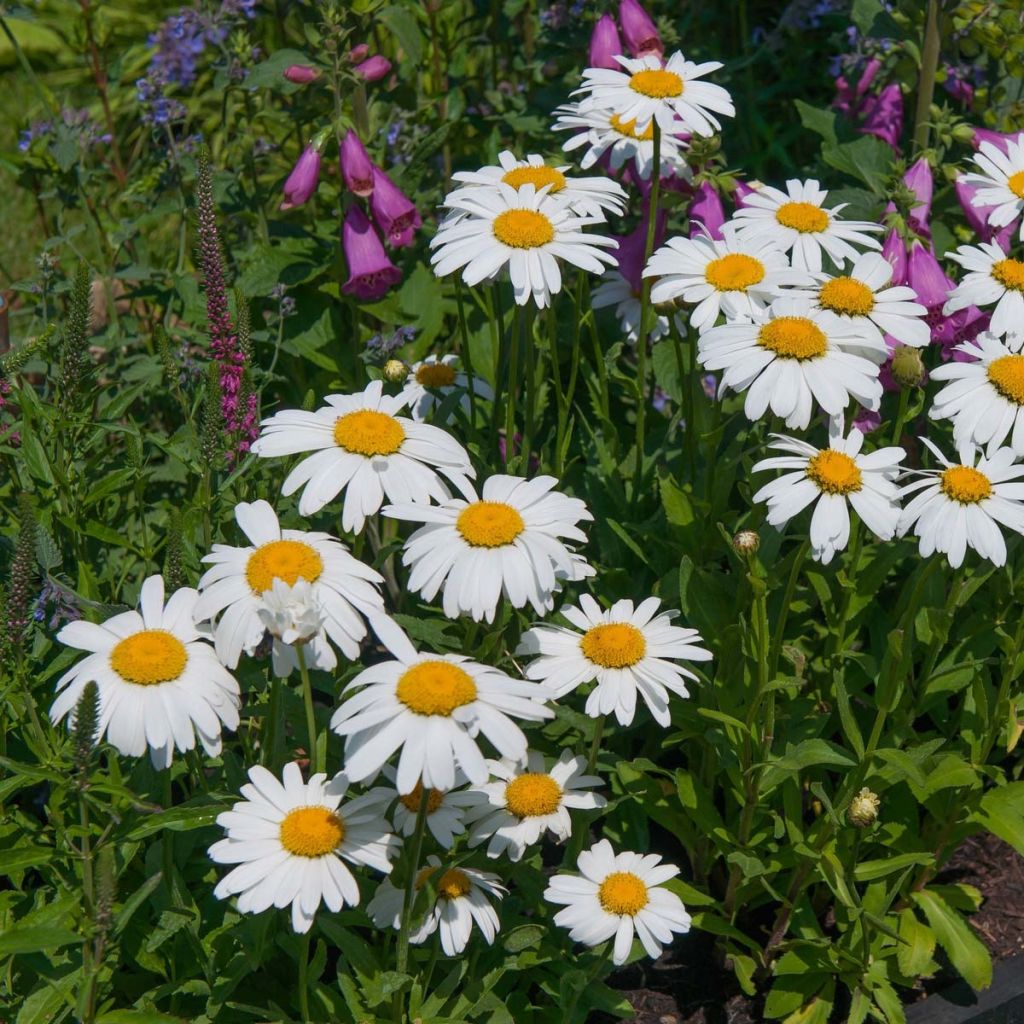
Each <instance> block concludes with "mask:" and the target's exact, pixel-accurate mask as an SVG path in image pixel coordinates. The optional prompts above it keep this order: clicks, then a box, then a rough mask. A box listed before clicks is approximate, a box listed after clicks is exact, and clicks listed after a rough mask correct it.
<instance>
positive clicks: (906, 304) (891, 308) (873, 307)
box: [799, 252, 931, 361]
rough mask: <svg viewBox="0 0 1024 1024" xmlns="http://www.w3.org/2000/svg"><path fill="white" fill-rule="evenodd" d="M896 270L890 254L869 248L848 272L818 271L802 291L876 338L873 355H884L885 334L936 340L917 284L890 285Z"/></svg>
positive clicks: (915, 343) (916, 344)
mask: <svg viewBox="0 0 1024 1024" xmlns="http://www.w3.org/2000/svg"><path fill="white" fill-rule="evenodd" d="M892 274H893V268H892V264H891V263H890V262H889V261H888V260H887V259H885V258H884V257H883V256H880V255H879V254H878V253H877V252H864V253H861V254H860V255H859V256H858V257H857V258H856V259H855V260H854V262H853V267H852V268H851V270H850V272H849V273H848V274H844V275H841V276H838V277H833V276H832V275H830V274H816V275H815V277H816V278H817V281H816V282H815V284H814V286H813V288H810V289H804V290H802V291H801V292H800V293H799V294H801V295H802V296H803V297H805V298H809V299H811V300H812V301H813V302H814V304H815V306H817V308H818V309H824V310H826V311H827V312H829V313H834V314H835V315H836V316H837V317H839V319H840V320H842V321H843V322H844V323H847V324H849V326H851V327H853V328H855V332H860V333H862V334H863V335H865V336H866V337H868V338H870V339H871V342H872V344H871V347H870V350H869V351H870V352H871V353H872V358H874V359H875V360H876V361H878V359H880V358H881V359H883V361H884V357H883V356H882V354H881V353H882V348H883V346H884V345H885V339H884V337H883V334H889V335H891V336H892V337H893V338H895V339H896V340H897V341H898V342H900V343H901V344H903V345H910V346H912V347H913V348H921V347H922V346H924V345H927V344H929V343H930V342H931V329H930V328H929V326H928V323H927V322H926V321H925V320H924V317H925V316H926V315H927V313H928V310H927V308H926V307H925V306H922V305H921V303H920V302H918V301H917V292H915V291H914V289H913V288H907V287H905V286H903V285H896V286H894V287H887V285H888V284H889V282H890V281H891V280H892Z"/></svg>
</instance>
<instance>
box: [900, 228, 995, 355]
mask: <svg viewBox="0 0 1024 1024" xmlns="http://www.w3.org/2000/svg"><path fill="white" fill-rule="evenodd" d="M907 284H909V285H910V287H911V288H913V289H914V291H915V292H916V293H917V298H918V301H919V302H920V303H921V305H923V306H926V307H927V308H928V315H927V316H926V317H925V322H926V323H927V324H928V326H929V327H930V328H931V331H932V343H933V344H936V345H941V346H942V349H943V354H944V355H946V354H948V353H949V352H950V350H951V349H952V347H953V346H954V345H958V344H960V343H961V342H962V341H965V340H970V339H972V338H974V337H976V336H977V335H978V333H979V331H982V330H984V328H985V327H986V326H987V324H988V320H989V317H988V315H987V314H986V313H984V312H983V311H982V310H980V309H979V308H978V307H977V306H967V307H966V308H964V309H958V310H957V311H956V312H955V313H953V314H952V315H950V316H946V315H945V314H944V313H943V312H942V307H943V306H944V305H945V304H946V299H947V298H948V297H949V293H950V292H951V291H952V290H953V289H954V288H955V287H956V283H955V282H954V281H952V280H951V279H950V278H949V277H948V276H947V275H946V273H945V272H944V271H943V269H942V267H941V266H940V265H939V261H938V260H937V259H936V258H935V254H934V253H933V252H932V250H931V249H930V248H929V247H926V246H924V245H921V244H920V243H919V242H914V243H913V244H912V245H911V247H910V256H909V257H908V259H907Z"/></svg>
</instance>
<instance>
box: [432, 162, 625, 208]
mask: <svg viewBox="0 0 1024 1024" xmlns="http://www.w3.org/2000/svg"><path fill="white" fill-rule="evenodd" d="M498 164H499V166H498V167H494V166H488V167H481V168H480V170H478V171H458V172H457V173H455V174H453V175H452V180H453V181H458V182H461V183H462V184H463V185H464V186H466V187H465V188H464V189H460V190H459V191H456V192H453V193H451V194H450V195H449V196H448V199H452V198H454V197H455V196H458V195H461V194H462V192H463V191H465V192H469V191H471V190H472V189H474V188H489V189H492V190H494V191H497V187H498V185H499V184H503V185H508V186H510V187H511V188H514V189H519V188H522V187H523V186H524V185H533V186H534V188H536V189H537V191H538V192H539V191H540V190H541V189H542V188H545V187H546V188H547V190H548V195H553V196H558V198H559V199H561V200H562V201H563V202H565V204H566V205H567V206H569V207H570V209H572V210H573V212H575V213H578V214H579V215H580V216H582V217H596V218H601V219H604V218H605V217H606V215H607V214H609V213H614V214H622V213H623V212H624V211H625V209H626V190H625V189H624V188H623V187H622V186H621V185H620V184H619V183H618V182H617V181H613V180H612V179H611V178H605V177H593V178H574V177H571V176H569V175H567V174H566V173H565V172H566V171H567V170H569V166H568V164H566V165H565V166H561V167H550V166H548V164H547V163H546V162H545V160H544V158H543V157H542V156H538V155H537V154H536V153H531V154H530V155H529V156H527V158H526V159H525V160H517V159H516V158H515V155H514V154H513V153H510V152H509V151H508V150H507V149H506V150H505V151H504V152H502V153H499V154H498Z"/></svg>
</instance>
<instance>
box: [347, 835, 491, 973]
mask: <svg viewBox="0 0 1024 1024" xmlns="http://www.w3.org/2000/svg"><path fill="white" fill-rule="evenodd" d="M428 883H429V885H430V886H431V887H432V888H433V890H434V893H435V898H434V904H433V906H431V907H430V909H429V910H428V911H427V916H426V918H424V920H423V921H421V922H419V923H418V924H414V925H413V928H412V931H411V933H410V935H409V941H410V942H411V943H412V944H413V945H414V946H416V945H419V944H420V943H421V942H426V940H427V939H428V938H430V936H431V935H433V934H434V932H436V931H437V930H438V929H440V931H441V948H442V949H443V950H444V954H445V956H458V954H459V953H461V952H462V951H463V950H464V949H465V948H466V946H467V945H468V943H469V938H470V935H471V934H472V931H473V924H474V922H475V923H476V926H477V928H479V929H480V934H481V935H482V936H483V937H484V940H485V941H486V942H487V944H488V945H490V944H491V943H492V942H493V941H494V936H495V935H497V934H498V928H499V922H498V915H497V913H496V912H495V910H494V907H492V906H491V904H490V902H489V901H488V897H491V898H492V899H499V900H500V899H502V898H503V897H504V895H505V893H507V892H508V890H507V889H506V888H505V887H504V886H503V885H502V884H501V881H500V877H499V876H498V875H494V874H491V873H490V872H489V871H477V870H475V869H474V868H467V867H457V868H448V869H447V870H445V869H444V868H443V867H442V866H441V861H440V859H439V858H437V857H435V856H433V855H431V856H430V857H428V858H427V867H425V868H423V869H422V870H421V871H420V873H419V874H418V875H417V876H416V888H417V889H422V888H423V887H424V886H425V885H427V884H428ZM403 897H404V893H403V892H402V890H401V889H397V888H395V886H394V885H392V883H391V882H390V881H389V880H388V879H384V881H383V882H381V884H380V886H379V887H378V889H377V891H376V893H374V896H373V899H372V900H370V902H369V904H368V905H367V907H366V912H367V913H368V914H369V915H370V917H371V918H372V919H373V923H374V924H375V925H376V926H377V927H378V928H394V929H395V930H396V931H397V930H398V929H399V928H401V927H402V901H403Z"/></svg>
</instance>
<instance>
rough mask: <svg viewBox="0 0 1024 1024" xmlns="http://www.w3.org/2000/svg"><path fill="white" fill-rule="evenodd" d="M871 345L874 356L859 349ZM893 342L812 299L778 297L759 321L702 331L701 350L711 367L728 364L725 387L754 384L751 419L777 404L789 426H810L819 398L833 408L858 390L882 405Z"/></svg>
mask: <svg viewBox="0 0 1024 1024" xmlns="http://www.w3.org/2000/svg"><path fill="white" fill-rule="evenodd" d="M865 349H867V350H868V351H871V352H872V356H873V358H872V359H865V358H864V357H863V356H862V355H857V354H856V353H858V352H861V351H863V350H865ZM886 355H888V350H887V349H886V347H885V344H884V343H883V344H882V345H881V347H880V348H879V347H878V346H877V345H876V344H875V342H874V339H872V338H869V337H868V336H867V335H865V334H863V333H861V332H859V331H858V330H857V328H856V326H854V325H853V324H851V323H849V322H847V321H843V320H841V319H840V318H839V317H837V316H836V315H835V314H834V313H830V312H828V311H826V310H822V309H817V308H816V307H814V306H813V305H812V304H811V302H810V301H809V300H807V299H795V298H789V297H786V298H781V299H776V300H775V302H773V303H772V305H771V307H770V308H769V309H768V311H767V313H758V314H757V315H756V316H755V317H754V320H753V322H751V323H743V322H736V323H731V324H722V325H721V326H719V327H712V328H711V330H709V331H706V332H705V333H704V334H702V335H701V336H700V340H699V342H698V351H697V358H698V360H699V361H700V364H701V366H703V367H704V368H705V369H706V370H724V371H725V372H724V373H723V374H722V381H721V384H720V386H719V390H720V391H723V390H725V389H729V390H732V391H736V392H740V391H746V392H747V398H746V401H745V403H744V406H743V409H744V412H745V413H746V415H747V418H748V419H750V420H757V419H760V418H761V417H762V416H763V415H764V413H765V411H766V410H767V409H768V408H769V407H770V408H771V410H772V412H773V413H775V415H776V416H781V417H783V418H784V419H785V421H786V426H788V427H796V428H800V429H803V428H804V427H806V426H807V424H808V423H810V422H811V412H812V410H813V407H814V403H815V402H817V403H818V405H820V406H821V408H822V409H824V410H825V411H826V412H827V413H829V415H832V416H834V415H836V414H838V413H841V412H842V411H843V410H844V409H845V408H846V407H847V405H849V403H850V399H851V398H853V399H855V400H856V401H858V402H860V404H861V405H863V406H864V407H865V408H866V409H870V410H875V409H877V408H878V405H879V401H880V400H881V397H882V385H881V384H880V383H879V380H878V364H879V363H881V362H882V361H883V360H884V359H885V357H886Z"/></svg>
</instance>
